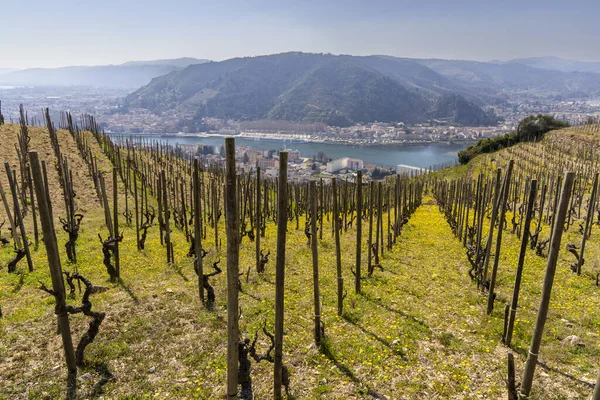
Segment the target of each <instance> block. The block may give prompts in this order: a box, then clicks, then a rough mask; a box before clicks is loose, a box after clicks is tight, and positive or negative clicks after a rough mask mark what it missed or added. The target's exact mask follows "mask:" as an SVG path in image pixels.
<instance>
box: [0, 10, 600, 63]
mask: <svg viewBox="0 0 600 400" xmlns="http://www.w3.org/2000/svg"><path fill="white" fill-rule="evenodd" d="M599 14H600V1H596V0H571V1H553V0H545V1H540V0H396V1H393V0H371V1H361V0H320V1H312V0H305V1H302V0H296V1H286V0H280V1H274V0H262V1H261V0H256V1H254V0H245V1H244V0H212V1H204V0H137V1H130V0H54V1H47V0H21V1H8V0H2V6H1V7H0V68H31V67H45V68H49V67H60V66H67V65H105V64H120V63H123V62H126V61H135V60H151V59H162V58H177V57H196V58H204V59H211V60H217V61H218V60H224V59H228V58H233V57H242V56H254V55H262V54H272V53H280V52H286V51H304V52H318V53H334V54H353V55H369V54H386V55H393V56H399V57H418V58H449V59H468V60H479V61H489V60H509V59H513V58H521V57H536V56H559V57H564V58H571V59H577V60H582V61H598V60H600V46H598V38H599V37H600V24H598V23H597V22H596V21H594V18H597V15H599Z"/></svg>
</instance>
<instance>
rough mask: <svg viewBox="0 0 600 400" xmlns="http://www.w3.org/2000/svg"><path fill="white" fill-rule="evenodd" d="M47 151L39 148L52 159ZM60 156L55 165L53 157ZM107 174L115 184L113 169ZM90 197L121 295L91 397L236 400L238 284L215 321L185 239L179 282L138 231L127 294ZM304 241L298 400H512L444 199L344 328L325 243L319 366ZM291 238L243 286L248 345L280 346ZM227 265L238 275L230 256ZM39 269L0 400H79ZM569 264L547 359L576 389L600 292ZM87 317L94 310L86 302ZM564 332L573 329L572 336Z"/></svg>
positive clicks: (510, 260)
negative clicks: (232, 394)
mask: <svg viewBox="0 0 600 400" xmlns="http://www.w3.org/2000/svg"><path fill="white" fill-rule="evenodd" d="M9 131H10V132H9ZM10 135H14V127H2V128H0V138H2V140H3V142H5V141H8V140H12V139H11V138H12V136H10ZM38 135H39V136H40V138H43V135H44V133H43V131H42V130H39V132H37V131H36V136H38ZM32 136H33V135H32ZM36 140H39V143H40V144H39V146H40V147H39V149H42V148H44V146H45V144H44V143H46V142H44V141H43V140H42V139H36ZM61 140H62V142H61V145H62V146H70V144H69V143H71V142H72V139H71V138H70V137H69V136H68V134H66V133H63V134H62V136H61ZM36 143H38V142H34V139H32V144H33V145H35V146H38V144H36ZM73 144H74V142H73ZM35 146H33V147H34V148H35ZM64 148H67V147H64ZM46 150H47V152H46V153H47V155H48V160H51V159H52V157H53V155H52V154H51V152H50V150H49V147H48V148H47V149H46ZM63 151H64V150H63ZM2 155H3V156H4V157H7V155H4V154H2ZM70 156H71V157H73V158H74V160H73V162H76V158H77V153H76V152H75V151H73V152H71V153H70ZM101 162H102V168H103V169H104V170H105V171H108V170H109V164H108V162H107V161H106V159H104V158H102V160H101ZM51 165H53V164H51ZM0 175H1V174H0ZM107 178H108V177H107ZM51 179H52V177H51ZM0 181H2V178H0ZM2 182H4V181H2ZM83 182H85V179H84V177H82V184H84V183H83ZM89 185H91V183H89ZM90 187H93V186H90ZM81 193H86V194H85V195H83V194H82V197H84V196H85V198H82V199H80V201H82V202H83V204H84V205H85V204H88V203H89V204H90V206H89V208H87V212H86V218H85V219H84V221H83V223H82V228H81V237H80V239H79V242H78V252H79V257H80V259H79V269H80V272H81V273H82V274H83V275H84V276H86V277H88V278H90V279H91V280H92V282H93V283H94V284H96V285H103V286H107V287H109V288H110V290H109V291H107V292H105V293H101V294H97V295H93V296H92V299H93V302H94V308H95V309H96V310H102V311H106V312H107V318H106V320H105V321H104V323H103V324H102V326H101V328H100V333H99V335H98V337H97V338H96V341H95V342H94V343H93V344H91V345H90V346H89V347H88V349H87V350H86V360H87V361H88V366H87V367H86V368H85V370H84V371H81V372H80V376H81V378H82V380H81V381H80V393H81V394H82V395H83V396H91V394H92V393H93V390H94V386H95V385H96V384H97V383H98V381H99V380H100V378H101V374H100V373H98V372H97V371H102V370H103V369H108V370H110V372H111V373H112V375H113V376H114V377H115V380H114V381H111V382H109V383H108V384H107V385H105V386H104V387H103V390H104V395H105V397H107V398H119V397H122V398H125V397H129V398H149V397H158V398H163V397H165V398H166V397H169V396H170V397H177V398H192V397H197V398H222V397H223V394H224V388H225V377H226V371H225V365H226V347H225V341H226V322H225V321H226V319H225V315H226V302H225V299H226V293H225V290H224V288H225V286H226V279H225V274H221V275H218V276H217V277H215V278H213V280H212V282H213V283H214V285H215V287H216V295H217V304H216V307H215V310H214V311H213V312H209V311H206V310H204V309H203V308H202V307H201V305H200V303H199V301H198V299H197V284H196V277H195V275H194V273H193V269H192V261H191V259H188V258H185V253H186V252H187V244H186V242H185V239H184V237H183V235H182V234H181V233H180V232H178V231H175V230H174V235H175V257H176V260H177V261H178V263H177V264H176V265H172V266H167V265H166V263H165V261H164V260H165V252H164V249H163V248H162V247H160V243H159V238H158V230H157V228H156V227H154V228H152V229H151V230H150V233H149V236H148V241H147V250H146V251H144V252H141V253H138V252H137V251H136V249H135V232H134V230H133V229H131V228H127V227H124V232H125V239H124V242H123V245H122V247H121V249H122V250H121V260H122V261H121V265H122V267H121V268H122V274H123V284H122V285H113V284H111V283H110V282H108V280H107V274H106V272H105V271H104V266H103V265H102V254H101V251H100V244H99V243H98V240H97V237H96V235H97V233H98V232H103V233H104V232H106V229H105V228H104V227H103V214H102V212H101V210H100V208H99V207H98V205H97V204H96V203H95V200H94V198H93V192H91V191H90V192H89V193H88V192H85V188H82V189H81ZM55 203H58V202H56V201H55ZM56 208H58V209H60V206H59V205H58V204H57V205H56ZM58 215H60V212H59V211H57V212H55V217H57V216H58ZM300 226H301V229H300V230H296V229H295V223H290V225H289V238H288V252H287V272H286V322H285V324H286V337H285V341H284V355H285V357H284V358H285V362H286V364H287V365H288V366H289V367H290V368H291V374H292V375H291V391H292V393H293V394H294V395H295V396H296V398H308V399H310V398H327V399H351V398H363V397H364V398H368V397H371V396H370V395H369V393H371V395H372V394H375V393H378V394H381V395H383V396H386V397H387V398H391V399H413V398H435V397H436V396H438V397H439V398H457V399H458V398H499V397H505V395H504V394H503V392H504V387H503V378H504V374H505V367H504V365H505V360H506V350H505V348H504V347H503V346H502V345H501V344H500V343H499V337H500V334H501V331H502V313H503V306H502V303H503V302H500V301H498V302H497V306H496V310H495V311H494V314H493V315H492V316H491V317H486V316H485V308H484V307H485V299H484V298H483V297H481V296H480V295H479V294H478V293H477V291H476V289H475V287H474V285H473V284H472V283H471V282H470V279H469V278H468V275H467V273H466V271H467V261H466V258H465V256H464V250H463V249H462V247H461V246H460V243H459V242H458V241H457V240H456V239H454V237H453V236H452V233H451V231H450V228H449V227H448V225H447V223H446V221H445V220H444V218H443V216H442V214H440V213H439V211H438V209H437V206H435V205H434V204H433V202H432V200H431V199H430V198H428V200H426V202H425V204H424V205H423V206H422V207H420V208H419V210H418V211H417V212H416V213H415V215H413V217H412V218H411V220H410V222H409V224H408V225H407V226H406V228H405V230H404V232H403V235H402V238H401V240H399V242H398V244H396V246H395V248H394V250H393V251H392V252H386V253H385V256H384V258H383V261H382V264H383V266H384V268H385V272H379V271H377V272H376V273H375V277H373V278H371V279H367V280H365V282H364V283H363V288H364V293H363V295H360V296H357V295H354V294H352V293H349V294H348V297H347V298H346V301H345V311H346V313H345V316H344V317H343V318H339V317H337V316H336V304H335V285H336V283H335V282H336V278H335V263H334V259H335V258H334V251H333V250H334V246H333V240H332V239H331V237H330V229H327V230H326V231H325V232H324V235H323V236H324V240H323V242H321V243H320V248H319V251H320V260H321V263H322V264H321V292H322V296H323V310H322V315H323V318H324V320H325V324H326V335H327V337H328V339H327V342H326V346H325V351H324V352H323V353H320V352H319V351H317V349H316V348H315V346H314V344H313V339H312V325H313V324H312V314H313V313H312V290H311V288H312V274H311V263H310V250H309V248H308V247H307V246H306V238H305V236H304V232H303V230H302V227H303V226H304V224H303V221H301V223H300ZM221 229H222V232H220V235H221V237H224V228H223V227H222V228H221ZM5 234H6V232H5ZM275 235H276V234H275V226H273V225H269V226H268V228H267V235H266V239H265V240H264V241H263V247H264V248H265V249H270V250H271V262H270V263H269V264H268V265H267V271H266V273H265V274H264V277H263V278H261V277H258V276H256V274H255V273H254V272H252V273H251V274H250V280H249V283H245V282H244V284H243V286H244V293H242V294H241V295H240V296H241V297H240V304H241V307H242V310H243V315H242V319H241V321H240V322H241V332H243V334H244V335H245V336H253V335H254V332H255V331H256V330H257V329H258V328H259V327H261V326H262V324H263V321H265V320H266V321H267V326H268V327H271V329H270V330H272V326H273V315H274V302H273V297H274V286H273V284H272V283H273V282H274V260H275V254H274V253H275V251H274V249H275ZM212 237H213V235H212V232H211V231H210V229H209V230H208V232H207V238H208V241H207V242H206V243H205V244H204V247H205V248H207V249H208V250H209V251H210V253H209V256H208V257H207V258H206V259H205V260H206V261H207V262H212V261H214V260H215V259H216V258H217V257H218V256H217V254H216V251H215V249H214V243H212V242H211V239H210V238H212ZM505 238H506V241H507V242H506V243H507V245H506V247H503V252H502V254H501V263H500V272H499V281H498V291H499V295H500V298H501V299H502V300H504V299H506V298H508V296H509V294H510V287H511V286H512V279H513V273H514V271H513V270H514V264H515V263H516V258H517V251H518V240H517V238H516V237H514V236H513V235H505ZM599 240H600V234H599V233H598V232H597V231H594V237H593V239H592V241H593V243H598V241H599ZM65 241H66V235H65V234H64V233H62V232H61V233H59V242H60V243H61V245H60V247H61V250H62V251H63V257H62V259H63V268H64V269H65V270H70V269H72V268H73V267H72V266H70V265H68V264H67V263H66V261H65V260H66V256H65V254H64V248H63V246H62V243H64V242H65ZM342 246H343V247H342V254H343V265H344V277H345V282H346V286H347V288H348V292H352V290H351V288H352V280H353V276H352V275H351V273H350V271H349V266H350V265H352V263H353V259H354V248H355V234H354V232H353V231H352V232H350V231H349V232H348V233H346V234H344V235H343V237H342ZM592 247H595V246H590V248H592ZM505 248H506V249H507V250H506V251H504V249H505ZM253 249H254V244H253V243H250V242H248V241H247V239H246V240H244V242H243V244H242V248H241V252H242V253H241V259H240V260H241V266H240V269H241V270H244V271H245V270H246V269H247V268H248V267H249V266H253V263H254V253H253ZM365 250H366V246H365ZM11 253H12V250H11V249H10V248H9V247H7V248H5V249H3V250H2V251H1V254H0V262H1V264H2V265H5V263H6V261H7V260H8V259H9V258H10V255H11ZM364 253H366V251H365V252H364ZM588 257H589V256H588ZM588 257H586V258H587V259H588V260H592V258H588ZM220 258H221V263H222V265H224V263H225V257H224V251H223V250H222V251H221V254H220ZM34 261H35V264H36V271H35V272H34V273H33V274H28V273H23V274H11V275H8V274H7V273H6V272H5V271H6V270H5V269H4V270H3V271H2V272H0V305H2V308H3V311H4V315H5V317H4V318H3V319H1V320H0V381H2V382H6V384H5V385H2V387H0V398H26V397H31V398H55V397H57V396H59V394H61V393H64V387H65V377H66V368H65V366H64V361H63V356H62V354H63V353H62V349H61V341H60V337H59V336H58V335H56V329H55V326H56V324H55V317H54V314H53V311H54V306H53V299H51V298H50V297H49V296H47V295H46V294H45V293H43V292H41V291H39V290H37V286H38V284H37V281H38V280H42V281H45V282H46V283H48V282H49V281H50V279H49V276H48V271H47V266H46V265H47V264H46V262H45V254H44V251H43V246H41V247H40V249H39V250H38V251H37V252H36V253H35V254H34ZM568 262H570V259H569V261H568ZM568 262H567V261H565V255H564V254H563V259H561V265H562V266H563V268H559V271H558V275H557V279H556V285H555V292H554V294H555V296H554V297H553V302H552V305H551V315H550V320H549V322H548V324H547V334H546V335H545V338H544V343H543V348H542V354H541V359H542V360H543V361H545V362H547V363H548V364H549V366H551V367H552V368H555V369H556V370H558V371H560V372H562V373H565V374H571V375H573V376H575V377H577V379H585V380H586V381H593V380H594V379H595V374H596V370H595V367H596V366H597V365H599V364H600V363H599V361H600V358H599V352H598V349H599V347H598V346H599V345H600V339H599V338H598V336H597V334H598V326H599V325H598V322H600V321H598V319H599V318H600V313H599V312H598V310H599V307H598V305H599V304H598V303H599V302H600V299H599V297H598V295H597V288H595V287H593V286H592V285H591V282H590V281H589V278H585V277H581V278H577V277H575V276H573V275H572V274H571V273H570V272H569V271H568V267H567V266H568ZM588 262H589V263H590V264H592V261H588ZM25 265H26V264H25V263H24V262H22V264H21V268H25V269H26V266H25ZM543 270H544V261H543V260H542V259H540V258H538V257H536V256H535V255H534V254H533V253H531V254H528V257H527V264H526V269H525V277H524V283H523V285H524V286H523V294H524V296H523V297H522V303H521V304H522V309H521V310H520V314H519V315H518V321H517V326H516V332H515V338H514V343H515V345H516V348H517V350H518V352H519V353H520V355H519V357H518V359H517V368H518V373H519V374H520V372H521V367H522V365H523V364H524V354H525V352H526V350H525V349H526V348H527V346H528V342H529V338H530V335H531V332H532V330H533V321H534V318H535V308H536V307H537V302H538V299H539V292H540V289H541V277H542V276H543ZM574 297H578V299H576V300H574ZM79 301H80V296H79V295H77V298H76V299H75V300H71V302H73V303H77V302H79ZM561 318H566V319H568V320H569V321H570V323H572V325H573V326H572V327H568V326H567V324H566V323H565V322H563V321H561V320H560V319H561ZM71 321H72V329H73V331H74V332H75V334H74V337H75V338H78V337H79V336H80V332H82V331H83V330H85V329H86V327H87V320H86V319H85V318H83V317H81V316H75V317H71ZM572 333H574V334H577V335H579V336H581V337H582V338H583V339H584V341H585V343H586V347H585V348H583V349H565V348H563V347H561V345H560V344H559V341H558V340H557V339H558V338H560V337H564V336H566V335H568V334H572ZM259 345H260V348H261V349H263V348H266V346H267V345H268V343H266V342H265V340H264V337H261V338H260V339H259ZM151 368H154V369H153V371H154V372H150V370H151ZM271 371H272V366H271V365H270V364H264V363H261V364H259V365H256V364H253V379H254V385H255V396H256V398H269V397H270V393H271V387H272V375H271V374H272V372H271ZM534 392H535V398H539V399H560V398H584V397H585V396H587V395H589V393H590V392H591V389H589V387H587V386H585V385H584V384H581V383H579V382H576V381H575V380H574V379H570V378H568V377H565V376H564V375H563V374H561V373H558V372H552V371H550V370H544V369H541V368H540V369H538V374H537V375H536V383H535V386H534Z"/></svg>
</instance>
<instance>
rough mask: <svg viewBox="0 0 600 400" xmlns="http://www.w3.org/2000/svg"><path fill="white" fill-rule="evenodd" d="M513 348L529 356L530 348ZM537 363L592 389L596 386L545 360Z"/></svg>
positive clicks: (518, 352) (516, 351)
mask: <svg viewBox="0 0 600 400" xmlns="http://www.w3.org/2000/svg"><path fill="white" fill-rule="evenodd" d="M512 350H513V351H514V352H515V353H517V354H519V355H521V356H523V357H527V353H528V350H529V349H522V348H514V347H513V348H512ZM536 364H537V365H539V366H540V367H541V368H543V369H545V370H546V371H550V372H553V373H556V374H559V375H562V376H564V377H565V378H567V379H570V380H572V381H573V382H576V383H579V384H581V385H583V386H587V387H589V388H590V389H593V388H594V386H595V384H594V383H590V382H586V381H584V380H582V379H579V378H577V377H576V376H573V375H571V374H569V373H567V372H563V371H561V370H559V369H556V368H554V367H551V366H549V365H548V364H546V363H545V362H543V361H540V360H538V361H537V363H536Z"/></svg>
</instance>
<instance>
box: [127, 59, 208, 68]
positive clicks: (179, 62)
mask: <svg viewBox="0 0 600 400" xmlns="http://www.w3.org/2000/svg"><path fill="white" fill-rule="evenodd" d="M209 61H210V60H205V59H201V58H192V57H182V58H169V59H164V60H149V61H128V62H126V63H123V64H121V65H123V66H126V67H131V66H140V65H167V66H172V67H177V68H185V67H187V66H188V65H192V64H202V63H206V62H209Z"/></svg>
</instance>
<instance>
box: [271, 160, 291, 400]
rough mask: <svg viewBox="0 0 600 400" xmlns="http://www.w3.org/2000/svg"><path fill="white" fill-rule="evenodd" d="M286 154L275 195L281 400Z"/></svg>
mask: <svg viewBox="0 0 600 400" xmlns="http://www.w3.org/2000/svg"><path fill="white" fill-rule="evenodd" d="M287 161H288V152H287V151H281V152H279V185H278V193H277V258H276V260H275V362H274V365H273V375H274V384H273V393H274V397H275V399H276V400H279V399H281V398H282V397H281V385H282V379H283V376H282V374H283V370H282V367H283V354H282V353H283V303H284V282H285V241H286V233H287V200H288V199H287V197H288V189H287V164H288V162H287Z"/></svg>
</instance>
